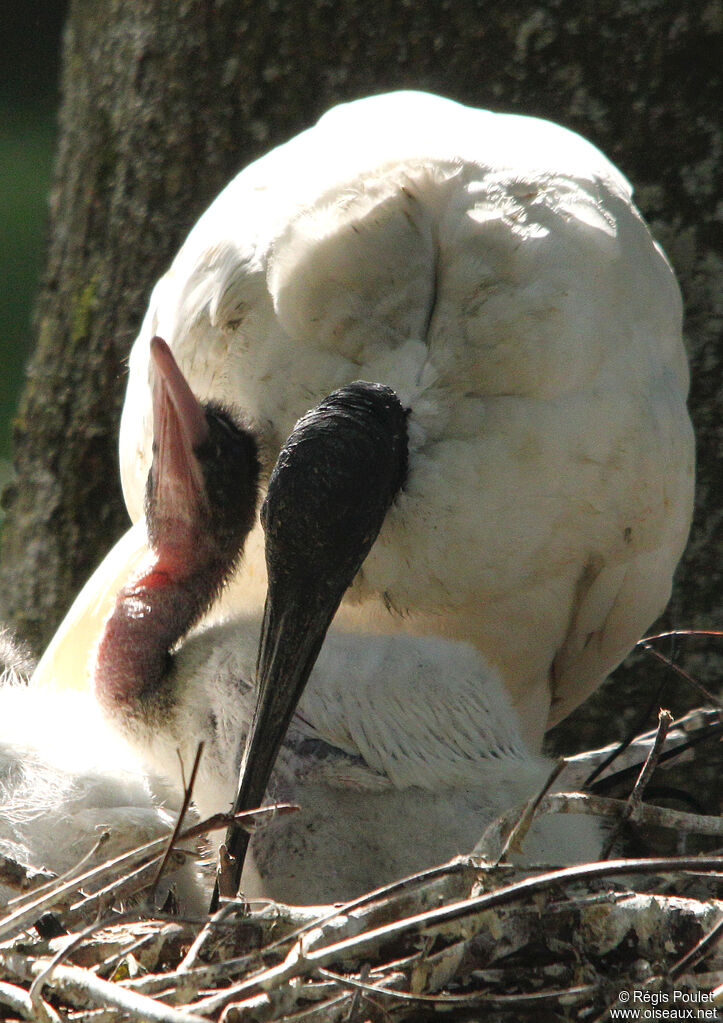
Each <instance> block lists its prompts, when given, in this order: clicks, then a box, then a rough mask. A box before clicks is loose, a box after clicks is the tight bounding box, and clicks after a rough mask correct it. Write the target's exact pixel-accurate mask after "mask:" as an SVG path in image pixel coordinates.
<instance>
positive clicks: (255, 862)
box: [114, 618, 600, 904]
mask: <svg viewBox="0 0 723 1023" xmlns="http://www.w3.org/2000/svg"><path fill="white" fill-rule="evenodd" d="M259 629H260V620H259V619H258V618H242V619H240V620H236V621H234V622H228V623H225V624H221V625H216V626H213V627H210V628H207V629H203V628H202V629H200V630H198V631H197V632H196V633H195V634H194V635H192V636H190V637H189V638H188V639H187V640H186V641H185V643H184V644H183V646H182V647H181V649H180V650H179V651H178V653H177V654H176V657H175V663H174V667H173V673H174V678H175V682H174V685H173V694H174V699H173V701H172V703H168V702H166V701H163V712H162V714H161V715H155V714H149V715H148V717H147V719H146V721H145V722H142V721H139V720H138V718H134V719H123V717H122V716H121V715H118V716H117V717H116V718H115V719H114V723H115V725H116V727H119V728H120V729H121V730H122V731H123V732H124V734H125V736H126V737H127V738H128V740H129V741H130V743H131V744H132V745H134V746H135V748H136V749H137V750H138V751H139V752H140V753H141V754H142V755H143V757H144V758H145V760H146V762H147V763H148V765H149V767H150V768H151V769H152V770H153V772H154V773H160V774H162V775H165V776H168V777H170V778H173V777H174V776H176V777H177V769H178V753H179V752H180V754H181V757H182V759H183V760H184V762H185V763H186V764H190V763H191V762H192V761H193V758H194V755H195V752H196V746H197V743H198V742H199V741H200V740H203V742H204V755H203V758H202V761H201V765H200V770H199V775H198V779H197V784H196V788H195V790H194V796H195V801H196V804H197V807H198V810H199V813H200V814H201V817H202V818H203V817H206V816H210V815H211V814H212V813H216V812H218V811H219V810H221V809H227V808H228V807H229V806H230V804H231V802H232V801H233V797H234V795H235V792H236V786H237V782H238V766H239V755H240V745H239V739H243V738H244V737H245V735H246V733H247V731H248V727H249V722H250V720H251V714H252V712H253V706H254V702H255V695H256V694H255V691H254V687H253V685H252V681H251V680H253V678H254V672H255V664H256V649H257V645H258V636H259ZM550 770H551V764H550V763H549V762H548V761H547V760H546V759H545V758H544V757H540V756H534V755H532V754H531V753H530V752H529V750H528V749H527V747H526V746H525V743H524V741H523V739H522V737H521V735H520V730H519V722H518V719H517V715H516V714H515V712H514V710H513V708H512V707H511V705H510V703H509V699H508V697H507V695H506V693H505V691H504V687H503V686H502V684H501V681H500V679H499V678H498V677H497V676H496V674H495V673H494V672H493V671H491V670H490V669H489V667H488V666H487V665H486V664H485V663H484V661H483V660H482V658H481V657H480V655H479V654H478V653H477V652H476V651H475V650H474V649H473V648H472V647H470V646H468V645H467V644H464V643H459V642H455V643H451V642H449V641H445V640H440V639H437V638H429V637H416V636H374V635H365V634H345V633H342V632H340V631H339V630H333V629H332V630H330V632H329V634H328V635H327V638H326V641H325V643H324V646H323V648H322V651H321V654H320V656H319V660H318V661H317V663H316V666H315V668H314V670H313V672H312V674H311V678H310V680H309V684H308V686H307V688H306V690H305V692H304V695H303V697H302V699H301V703H300V705H299V708H298V710H297V713H296V715H295V717H294V719H293V721H292V724H291V727H290V729H289V733H288V735H287V738H286V741H285V743H284V745H283V747H282V750H281V753H280V756H279V759H278V761H277V764H276V768H275V771H274V774H273V775H272V780H271V784H270V786H269V790H268V796H267V798H268V799H272V800H276V801H278V802H291V803H297V804H299V805H300V807H301V809H300V811H299V812H298V813H295V814H293V815H291V816H287V815H284V816H282V817H280V818H279V819H278V820H276V821H274V822H273V823H271V824H270V825H267V826H266V827H264V828H263V829H261V830H260V831H258V832H257V833H256V834H255V836H254V838H253V840H252V845H251V857H250V859H249V860H248V861H247V865H246V870H245V873H244V877H243V881H242V885H241V890H242V891H243V892H244V894H245V895H247V896H253V895H264V896H267V897H268V896H270V897H273V898H276V899H280V900H282V901H286V902H292V903H301V904H303V903H309V902H333V901H339V900H340V899H347V898H353V897H356V896H358V895H360V894H362V893H363V892H365V891H367V890H369V889H372V888H375V887H378V886H379V885H381V884H384V883H388V882H391V881H394V880H397V879H398V878H400V877H403V876H405V875H406V874H410V873H413V872H416V871H418V870H422V869H426V868H427V867H432V866H434V865H436V864H438V863H442V862H445V861H446V860H449V859H451V858H452V857H453V856H455V855H457V854H459V853H464V852H469V851H471V850H472V848H473V847H474V845H475V843H476V842H477V841H478V840H479V838H480V836H481V835H482V833H483V831H484V830H485V828H486V826H487V825H488V824H489V823H490V822H491V821H492V820H494V819H495V818H496V817H497V816H499V815H500V814H501V813H504V812H505V811H506V810H508V809H509V808H510V807H514V806H521V804H522V803H523V802H524V801H525V800H526V799H529V798H531V797H532V796H533V795H535V794H536V793H537V792H538V791H539V790H540V789H541V788H542V786H543V784H544V783H545V781H546V779H547V777H548V776H549V773H550ZM174 772H176V773H175V775H174ZM599 847H600V835H599V830H598V826H597V823H596V822H595V821H594V820H592V819H590V818H582V817H574V818H570V817H568V816H567V815H562V816H555V817H550V818H545V819H544V820H541V821H540V822H538V823H536V824H535V826H534V828H533V830H532V832H531V834H530V836H529V839H528V841H527V842H526V844H525V847H524V860H525V861H526V862H530V861H531V862H543V863H556V862H565V863H569V862H576V861H578V860H588V859H594V858H595V857H596V856H597V854H598V852H599ZM518 858H519V857H518Z"/></svg>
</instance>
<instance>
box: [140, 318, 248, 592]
mask: <svg viewBox="0 0 723 1023" xmlns="http://www.w3.org/2000/svg"><path fill="white" fill-rule="evenodd" d="M151 354H152V360H153V368H154V380H153V463H152V465H151V469H150V471H149V473H148V479H147V484H146V523H147V528H148V539H149V543H150V545H151V547H152V548H153V550H154V551H155V552H156V554H157V555H158V557H159V558H160V560H161V561H162V563H163V565H164V568H165V569H167V570H168V571H169V572H171V573H172V574H174V575H175V574H179V573H180V574H182V575H190V574H191V573H193V572H194V571H195V570H197V569H198V570H201V571H202V572H204V571H205V572H206V573H209V572H211V571H213V572H214V574H220V578H219V579H218V582H217V585H221V584H222V583H223V582H224V581H225V580H226V579H227V578H228V577H229V575H230V574H231V573H232V572H233V570H234V568H235V567H236V564H237V562H238V559H239V557H240V555H241V551H242V549H243V544H244V541H245V539H246V536H247V534H248V532H249V531H250V529H251V527H252V525H253V521H254V517H255V511H256V503H257V497H258V480H259V460H258V453H257V445H256V441H255V439H254V436H253V434H252V433H251V432H250V431H249V430H247V429H246V428H245V426H244V425H243V424H242V423H241V422H240V419H239V417H238V416H237V415H235V414H234V413H232V412H231V411H230V410H228V409H226V408H223V407H222V406H219V405H217V404H215V403H208V404H205V405H202V404H201V403H200V402H199V401H198V399H197V398H196V397H195V395H194V394H193V392H192V391H191V388H190V387H189V385H188V383H187V381H186V379H185V377H184V376H183V374H182V373H181V370H180V369H179V367H178V365H177V363H176V361H175V359H174V357H173V354H172V352H171V350H170V348H169V347H168V345H167V344H166V342H165V341H163V340H162V339H161V338H159V337H154V338H153V339H152V341H151Z"/></svg>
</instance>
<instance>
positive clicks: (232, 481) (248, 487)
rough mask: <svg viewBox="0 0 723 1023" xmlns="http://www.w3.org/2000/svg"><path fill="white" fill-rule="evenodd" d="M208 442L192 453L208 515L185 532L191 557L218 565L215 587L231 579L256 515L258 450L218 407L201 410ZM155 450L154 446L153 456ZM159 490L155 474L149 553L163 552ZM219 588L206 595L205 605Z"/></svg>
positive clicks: (149, 491) (148, 507) (150, 481)
mask: <svg viewBox="0 0 723 1023" xmlns="http://www.w3.org/2000/svg"><path fill="white" fill-rule="evenodd" d="M204 412H205V415H206V422H207V424H208V427H209V436H208V438H207V440H206V441H204V442H203V443H202V444H200V445H198V446H197V447H196V448H195V449H194V455H195V457H196V459H197V461H198V464H199V465H200V467H201V471H202V473H203V480H204V485H205V491H206V498H207V505H208V514H207V517H205V518H202V519H199V520H198V521H197V522H196V523H195V524H194V525H195V529H194V528H193V526H189V532H188V537H187V540H188V546H189V554H191V553H195V552H198V551H199V545H200V548H201V551H200V553H201V554H202V557H203V558H206V559H207V563H208V568H210V567H211V563H214V567H216V564H215V563H216V562H218V569H219V570H220V571H221V577H220V579H219V580H218V587H220V586H222V585H223V583H224V582H226V580H227V579H228V578H229V577H230V576H231V575H232V573H233V571H234V569H235V568H236V565H237V563H238V560H239V558H240V556H241V552H242V550H243V545H244V541H245V540H246V537H247V535H248V534H249V532H250V530H251V528H252V526H253V523H254V516H255V514H256V503H257V500H258V486H259V473H260V466H259V458H258V446H257V443H256V439H255V438H254V436H253V434H252V433H251V432H250V431H249V430H247V429H245V428H244V427H242V426H240V425H239V424H238V423H237V422H236V419H235V417H234V415H233V413H232V412H231V411H229V410H228V409H227V408H225V407H224V406H223V405H220V404H218V403H216V402H208V403H207V404H205V405H204ZM155 449H156V445H155V443H154V455H155ZM157 496H158V494H157V489H156V488H155V487H154V472H153V469H151V471H150V472H149V473H148V478H147V480H146V501H145V511H146V523H147V528H148V539H149V542H150V545H151V547H152V548H153V550H155V551H158V552H162V551H163V545H164V531H163V530H164V524H163V521H162V519H160V517H159V516H157V515H156V499H157ZM217 592H218V588H215V589H214V590H213V592H212V593H210V594H208V597H209V599H208V603H210V602H211V600H212V599H213V598H214V597H215V596H216V594H217Z"/></svg>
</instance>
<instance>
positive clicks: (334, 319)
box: [121, 93, 694, 744]
mask: <svg viewBox="0 0 723 1023" xmlns="http://www.w3.org/2000/svg"><path fill="white" fill-rule="evenodd" d="M154 333H159V334H161V335H162V336H163V337H165V338H166V339H167V340H168V342H169V344H170V345H171V347H172V349H173V351H174V353H175V355H176V357H177V359H178V361H179V364H180V366H181V368H182V370H183V372H184V373H185V374H186V376H187V377H188V379H189V381H190V383H191V386H192V387H193V389H194V391H195V392H196V393H197V394H198V395H199V396H200V397H201V398H202V399H206V398H210V397H213V398H217V399H220V400H225V401H229V402H232V403H234V404H236V405H238V406H240V407H241V408H242V409H243V410H244V411H245V413H246V414H247V415H248V416H249V417H250V420H251V422H252V423H254V424H255V425H256V426H257V428H258V430H259V433H260V435H261V437H262V438H263V441H264V445H265V456H266V464H267V467H268V468H270V467H271V466H272V465H273V462H274V460H275V456H276V454H277V452H278V449H279V445H280V444H281V443H282V441H283V440H284V439H285V437H286V436H287V435H288V434H289V432H290V431H291V429H292V427H293V424H294V422H295V420H296V419H297V418H298V417H299V416H300V415H301V414H302V413H303V412H304V411H305V410H306V409H307V408H309V407H310V406H311V405H313V404H315V402H316V401H318V400H319V399H320V398H321V397H323V396H324V395H325V394H327V393H328V392H329V391H331V390H332V389H333V388H334V387H337V386H339V385H340V384H343V383H345V382H347V381H349V380H352V379H366V380H373V381H380V382H383V383H386V384H388V385H390V386H392V387H393V388H395V389H396V391H397V393H398V394H399V396H400V398H401V399H402V401H403V403H405V404H408V405H409V406H410V407H411V409H412V417H411V423H410V426H411V433H412V442H411V452H410V471H409V479H408V485H407V487H406V489H405V491H404V493H403V494H402V495H401V496H400V497H399V499H398V501H397V502H396V504H395V506H394V507H393V508H392V510H391V511H390V513H389V515H388V516H387V520H386V522H385V525H384V527H383V529H382V532H381V534H380V536H379V538H378V540H377V542H376V544H375V546H374V548H373V550H372V552H371V554H370V555H369V557H368V558H367V560H366V562H365V564H364V566H363V569H362V572H361V573H360V574H359V577H358V578H357V581H356V583H355V585H354V587H353V590H352V591H350V593H349V595H348V597H347V600H346V601H345V605H343V607H342V611H341V612H340V613H341V616H342V620H343V621H344V622H345V623H346V624H347V625H351V626H352V627H354V626H356V625H361V626H362V627H367V628H369V627H371V628H373V629H374V630H381V631H391V632H399V631H408V632H413V633H432V634H441V635H445V636H450V637H457V638H461V639H464V640H466V641H469V642H472V643H474V644H475V645H476V646H477V647H478V648H479V649H480V650H481V651H482V652H483V653H484V655H485V657H486V658H487V659H488V661H489V662H490V663H492V664H493V665H495V666H496V667H497V668H498V669H499V670H500V672H501V674H502V677H503V679H504V681H505V684H506V685H507V687H508V688H509V690H510V692H511V694H512V698H513V701H514V702H515V704H516V706H517V708H518V710H519V711H520V713H521V715H522V719H523V724H524V727H525V731H526V734H527V735H528V736H529V737H530V739H531V741H532V742H533V743H534V744H537V743H538V742H539V739H540V736H541V733H542V731H543V730H544V728H545V726H546V724H547V706H548V705H549V703H550V700H551V699H552V704H553V706H552V712H551V716H550V723H553V722H555V721H557V720H559V719H560V718H561V717H563V716H564V715H565V714H566V713H567V712H569V710H571V709H572V708H573V707H574V706H575V705H576V704H577V703H579V702H580V701H581V700H582V699H583V698H584V697H585V696H586V695H587V694H588V693H589V692H590V691H591V690H592V689H593V688H594V687H595V686H596V685H598V684H599V682H600V681H602V679H603V678H604V677H605V676H606V675H607V673H608V672H609V671H610V670H612V668H613V667H615V665H616V664H617V663H618V662H619V661H620V660H621V659H622V658H623V657H624V656H625V654H626V653H627V652H628V650H629V649H630V647H631V646H632V645H633V643H634V642H635V641H636V640H637V639H638V638H639V636H640V635H641V633H642V631H643V630H644V629H645V627H646V626H647V625H648V624H649V623H650V622H651V621H652V620H653V619H654V618H655V617H656V615H657V614H658V613H659V612H660V611H661V610H662V608H663V607H664V605H665V603H666V601H667V599H668V596H669V591H670V582H671V576H672V572H673V569H674V567H675V565H676V563H677V561H678V558H679V556H680V553H681V551H682V549H683V546H684V544H685V540H686V537H687V532H688V526H689V522H690V515H691V506H692V492H693V459H694V453H693V437H692V431H691V427H690V422H689V419H688V415H687V411H686V406H685V399H686V393H687V381H688V375H687V365H686V358H685V352H684V349H683V345H682V342H681V302H680V295H679V291H678V287H677V284H676V281H675V278H674V275H673V273H672V271H671V269H670V266H669V264H668V263H667V261H666V259H665V257H664V255H663V253H662V252H661V250H660V249H659V247H658V246H657V245H656V244H655V243H654V241H653V239H652V238H651V236H650V234H649V232H648V229H647V228H646V226H645V224H644V222H643V221H642V219H641V217H640V215H639V214H638V212H637V210H636V209H635V206H634V205H633V203H632V201H631V189H630V186H629V185H628V183H627V182H626V181H625V179H624V178H623V177H622V175H621V174H620V173H619V171H618V170H617V169H616V168H615V167H614V166H613V165H612V164H611V163H610V162H609V161H608V160H607V159H606V158H605V157H604V156H603V155H602V154H601V153H600V152H599V151H598V150H597V149H595V148H594V147H593V146H592V145H590V144H589V143H588V142H586V141H585V140H583V139H582V138H580V137H579V136H577V135H575V134H574V133H572V132H570V131H567V130H565V129H564V128H561V127H558V126H556V125H554V124H550V123H548V122H545V121H541V120H536V119H533V118H526V117H519V116H513V115H506V114H493V113H487V112H485V111H479V110H473V109H470V108H466V107H463V106H460V105H458V104H455V103H452V102H450V101H447V100H444V99H440V98H438V97H434V96H429V95H425V94H420V93H393V94H391V95H386V96H379V97H374V98H371V99H366V100H360V101H358V102H356V103H352V104H348V105H345V106H341V107H337V108H335V109H334V110H332V111H331V112H330V113H328V114H327V115H326V116H325V117H323V118H322V120H321V121H320V122H319V124H318V125H316V126H315V127H313V128H311V129H310V130H309V131H307V132H304V133H303V134H301V135H300V136H298V137H297V138H295V139H292V140H291V142H289V143H287V144H286V145H285V146H281V147H279V148H278V149H275V150H273V152H271V153H269V154H268V155H267V156H265V157H263V158H262V159H261V160H258V161H257V162H256V163H254V164H252V165H251V166H250V167H248V168H247V169H246V170H244V171H243V172H242V173H241V174H240V175H239V176H238V177H237V178H235V179H234V180H233V181H232V182H231V184H230V185H229V186H228V187H227V188H226V189H225V190H224V191H223V192H222V193H221V195H220V196H219V197H218V199H217V200H216V201H215V202H214V203H213V204H212V205H211V207H210V208H209V209H208V211H207V212H206V213H205V214H204V216H203V217H202V218H201V219H200V220H199V222H198V224H197V225H196V226H195V228H194V229H193V231H192V232H191V234H190V235H189V237H188V240H187V241H186V243H185V244H184V246H183V247H182V249H181V250H180V252H179V254H178V256H177V257H176V259H175V260H174V262H173V265H172V267H171V269H170V270H169V272H168V274H166V276H165V277H163V278H162V279H161V281H160V282H159V283H158V285H157V287H156V289H155V290H154V293H153V296H152V299H151V302H150V306H149V310H148V314H147V316H146V319H145V321H144V324H143V326H142V328H141V331H140V334H139V337H138V340H137V341H136V343H135V346H134V349H133V352H132V355H131V361H130V377H129V383H128V393H127V398H126V404H125V409H124V415H123V421H122V428H121V467H122V477H123V486H124V493H125V496H126V502H127V504H128V508H129V511H130V513H131V516H132V517H133V518H134V519H137V518H138V517H139V516H140V515H141V512H142V493H143V484H144V480H145V475H146V472H147V469H148V465H149V458H150V436H151V423H150V406H149V393H150V392H149V384H148V381H149V368H148V339H149V338H150V336H151V335H152V334H154ZM260 550H261V542H260V538H258V537H257V538H254V539H252V541H251V543H250V544H249V547H248V552H249V553H248V554H247V567H246V569H245V573H244V575H243V577H242V578H240V579H239V586H238V587H237V588H236V589H235V590H233V591H232V593H231V594H230V595H229V601H227V606H228V603H229V602H230V603H231V604H233V603H234V601H235V602H236V605H237V606H239V605H243V604H244V603H248V602H249V601H256V602H257V603H258V602H260V601H261V600H262V599H263V594H264V592H265V576H264V569H263V559H262V558H261V557H260V556H259V552H260ZM389 607H391V608H392V609H397V610H398V611H400V612H402V614H403V615H404V617H403V618H402V617H400V616H399V615H395V614H390V613H389V611H388V608H389Z"/></svg>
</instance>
